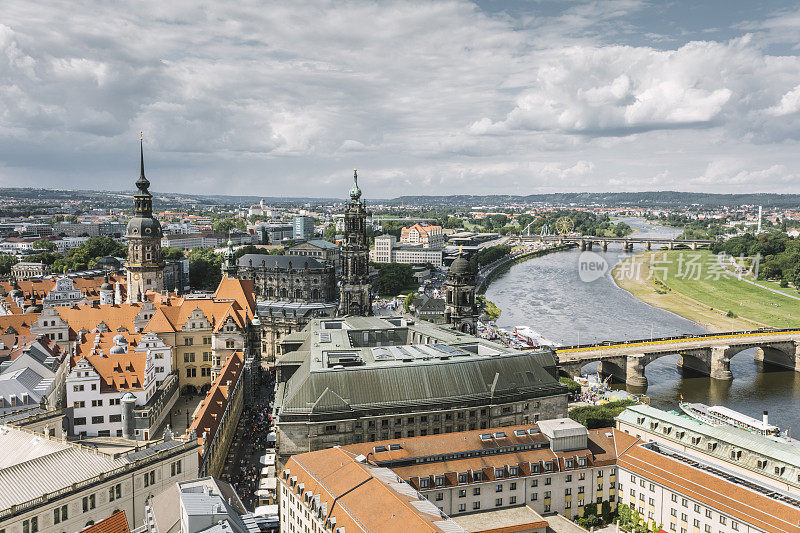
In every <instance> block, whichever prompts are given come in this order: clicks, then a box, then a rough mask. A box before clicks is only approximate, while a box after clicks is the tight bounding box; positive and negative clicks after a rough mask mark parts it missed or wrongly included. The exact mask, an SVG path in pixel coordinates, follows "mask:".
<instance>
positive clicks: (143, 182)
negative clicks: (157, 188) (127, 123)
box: [136, 132, 150, 194]
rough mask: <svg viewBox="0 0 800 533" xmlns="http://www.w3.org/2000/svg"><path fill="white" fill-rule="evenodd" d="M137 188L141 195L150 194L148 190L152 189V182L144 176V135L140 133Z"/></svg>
mask: <svg viewBox="0 0 800 533" xmlns="http://www.w3.org/2000/svg"><path fill="white" fill-rule="evenodd" d="M136 187H137V188H138V189H139V194H150V192H149V191H148V190H147V189H148V188H149V187H150V181H148V179H147V178H146V177H145V175H144V133H143V132H139V179H138V180H136Z"/></svg>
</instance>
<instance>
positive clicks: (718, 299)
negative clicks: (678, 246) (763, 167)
mask: <svg viewBox="0 0 800 533" xmlns="http://www.w3.org/2000/svg"><path fill="white" fill-rule="evenodd" d="M612 278H613V279H614V281H615V283H616V284H617V286H619V287H620V288H622V289H624V290H626V291H628V292H629V293H631V294H632V295H633V296H634V297H636V298H637V299H639V300H641V301H642V302H645V303H647V304H649V305H652V306H654V307H658V308H660V309H665V310H667V311H670V312H672V313H675V314H676V315H679V316H682V317H683V318H686V319H688V320H691V321H692V322H695V323H696V324H699V325H701V326H703V327H704V328H706V329H708V330H710V331H714V332H716V331H732V330H734V331H742V330H748V329H754V328H759V327H765V326H769V327H779V328H785V327H793V326H796V325H797V322H798V321H797V319H796V318H795V317H796V316H798V313H800V301H798V300H794V299H791V298H789V297H786V296H783V295H781V294H777V293H773V292H770V291H767V290H766V289H764V288H763V287H760V286H758V285H755V284H750V283H747V282H745V281H743V280H739V279H738V278H737V277H736V276H734V275H732V274H730V273H729V272H727V271H725V270H723V269H722V268H721V267H720V265H718V264H717V262H716V257H715V256H714V255H713V254H711V253H710V252H708V251H689V250H673V251H658V252H645V253H641V254H638V255H636V256H634V257H630V258H627V259H625V260H624V261H622V262H620V263H619V264H618V265H617V266H616V267H614V269H613V270H612Z"/></svg>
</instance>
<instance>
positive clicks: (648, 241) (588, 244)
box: [519, 234, 714, 252]
mask: <svg viewBox="0 0 800 533" xmlns="http://www.w3.org/2000/svg"><path fill="white" fill-rule="evenodd" d="M519 238H520V240H522V241H533V242H554V243H558V244H577V245H578V246H580V248H581V250H591V249H592V246H593V245H594V244H597V245H599V246H602V248H603V251H604V252H605V251H607V250H608V245H609V244H611V243H621V244H622V248H623V249H624V250H626V251H630V250H633V245H634V244H644V245H645V248H647V249H648V250H650V249H652V247H653V246H657V247H658V246H664V247H666V248H668V249H670V250H672V249H674V248H675V247H677V246H680V245H683V246H687V247H689V248H691V249H692V250H696V249H697V248H699V247H701V246H708V245H710V244H712V243H713V242H714V241H713V240H709V239H692V240H680V239H664V238H655V237H592V236H588V235H567V234H565V235H522V236H520V237H519Z"/></svg>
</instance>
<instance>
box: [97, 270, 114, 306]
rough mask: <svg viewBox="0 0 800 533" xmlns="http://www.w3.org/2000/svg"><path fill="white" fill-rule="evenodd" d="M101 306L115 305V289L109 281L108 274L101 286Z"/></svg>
mask: <svg viewBox="0 0 800 533" xmlns="http://www.w3.org/2000/svg"><path fill="white" fill-rule="evenodd" d="M99 292H100V305H111V304H113V303H114V287H112V286H111V283H109V281H108V274H106V277H105V278H104V279H103V284H102V285H100V291H99Z"/></svg>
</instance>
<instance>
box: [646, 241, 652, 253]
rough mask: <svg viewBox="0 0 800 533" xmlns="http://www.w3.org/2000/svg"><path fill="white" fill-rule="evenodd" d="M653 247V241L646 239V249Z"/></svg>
mask: <svg viewBox="0 0 800 533" xmlns="http://www.w3.org/2000/svg"><path fill="white" fill-rule="evenodd" d="M652 247H653V243H652V242H651V241H647V251H648V252H649V251H650V249H651V248H652Z"/></svg>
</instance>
